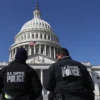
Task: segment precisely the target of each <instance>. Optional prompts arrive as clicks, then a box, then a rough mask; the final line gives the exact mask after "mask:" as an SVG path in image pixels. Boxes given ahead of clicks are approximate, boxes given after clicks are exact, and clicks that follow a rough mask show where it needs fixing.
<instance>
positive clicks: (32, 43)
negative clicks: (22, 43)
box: [29, 41, 37, 46]
mask: <svg viewBox="0 0 100 100" xmlns="http://www.w3.org/2000/svg"><path fill="white" fill-rule="evenodd" d="M36 43H37V42H36V41H32V42H29V45H30V46H34V45H36Z"/></svg>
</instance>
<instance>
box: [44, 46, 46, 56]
mask: <svg viewBox="0 0 100 100" xmlns="http://www.w3.org/2000/svg"><path fill="white" fill-rule="evenodd" d="M44 54H45V55H46V45H44Z"/></svg>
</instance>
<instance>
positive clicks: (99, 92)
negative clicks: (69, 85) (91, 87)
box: [94, 83, 100, 96]
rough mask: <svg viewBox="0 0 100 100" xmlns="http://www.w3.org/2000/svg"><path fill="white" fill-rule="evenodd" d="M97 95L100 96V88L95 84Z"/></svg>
mask: <svg viewBox="0 0 100 100" xmlns="http://www.w3.org/2000/svg"><path fill="white" fill-rule="evenodd" d="M94 92H95V95H96V96H99V94H100V91H99V86H98V84H97V83H95V91H94Z"/></svg>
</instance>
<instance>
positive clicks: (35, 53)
mask: <svg viewBox="0 0 100 100" xmlns="http://www.w3.org/2000/svg"><path fill="white" fill-rule="evenodd" d="M34 54H36V46H35V45H34Z"/></svg>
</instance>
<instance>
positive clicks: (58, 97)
mask: <svg viewBox="0 0 100 100" xmlns="http://www.w3.org/2000/svg"><path fill="white" fill-rule="evenodd" d="M57 57H58V59H60V60H59V61H57V62H56V63H54V64H52V65H51V66H50V67H49V69H48V70H47V72H46V73H44V87H45V88H46V89H47V90H48V91H50V92H53V93H54V98H53V99H54V100H94V93H93V90H94V83H93V81H92V79H91V76H90V74H89V72H88V71H87V68H86V66H84V65H83V64H81V63H79V62H77V61H75V60H72V59H71V57H70V56H69V52H68V50H67V49H65V48H61V49H60V50H59V52H58V54H57Z"/></svg>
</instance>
